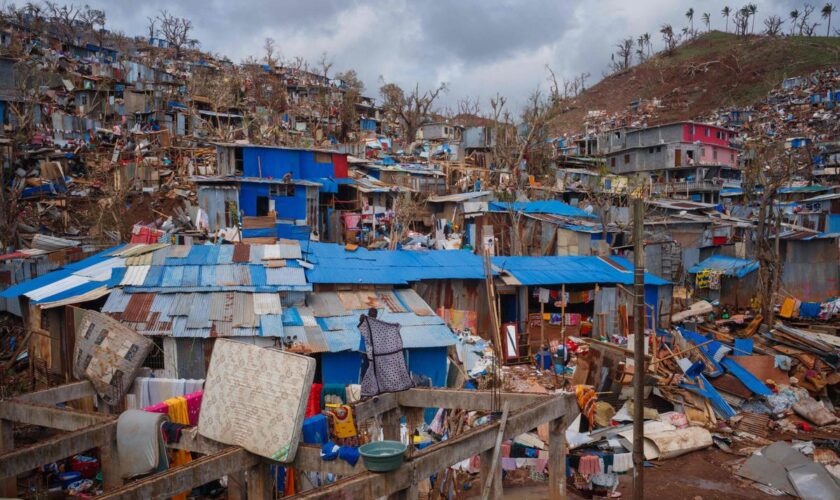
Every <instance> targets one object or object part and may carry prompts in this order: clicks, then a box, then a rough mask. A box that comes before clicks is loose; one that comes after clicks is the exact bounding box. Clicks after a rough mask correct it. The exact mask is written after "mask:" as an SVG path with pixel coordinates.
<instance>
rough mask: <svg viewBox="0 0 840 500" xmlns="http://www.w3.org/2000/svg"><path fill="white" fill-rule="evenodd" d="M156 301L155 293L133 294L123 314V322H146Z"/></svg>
mask: <svg viewBox="0 0 840 500" xmlns="http://www.w3.org/2000/svg"><path fill="white" fill-rule="evenodd" d="M154 300H155V294H153V293H133V294H131V298H130V299H129V300H128V304H127V305H126V307H125V311H123V313H122V320H123V321H137V322H141V323H143V322H145V321H146V318H148V316H149V310H151V308H152V302H154Z"/></svg>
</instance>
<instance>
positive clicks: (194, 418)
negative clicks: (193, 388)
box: [184, 391, 204, 425]
mask: <svg viewBox="0 0 840 500" xmlns="http://www.w3.org/2000/svg"><path fill="white" fill-rule="evenodd" d="M203 395H204V391H197V392H193V393H190V394H187V395H185V396H184V399H186V400H187V416H188V417H189V419H190V425H198V415H199V413H200V412H201V397H202V396H203Z"/></svg>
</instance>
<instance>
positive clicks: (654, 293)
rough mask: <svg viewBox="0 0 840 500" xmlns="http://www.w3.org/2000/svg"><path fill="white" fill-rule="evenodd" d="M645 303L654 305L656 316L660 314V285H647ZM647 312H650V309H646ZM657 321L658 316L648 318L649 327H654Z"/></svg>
mask: <svg viewBox="0 0 840 500" xmlns="http://www.w3.org/2000/svg"><path fill="white" fill-rule="evenodd" d="M645 304H649V305H651V306H653V307H654V312H655V314H654V316H659V310H658V308H659V287H658V286H654V285H645ZM645 314H650V312H649V311H645ZM655 321H656V317H652V318H650V320H648V325H647V327H648V328H654V326H655V325H654V324H653V323H654V322H655Z"/></svg>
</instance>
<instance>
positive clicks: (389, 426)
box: [382, 408, 400, 441]
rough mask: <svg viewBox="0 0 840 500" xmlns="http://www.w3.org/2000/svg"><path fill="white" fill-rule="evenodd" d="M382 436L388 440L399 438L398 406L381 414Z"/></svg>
mask: <svg viewBox="0 0 840 500" xmlns="http://www.w3.org/2000/svg"><path fill="white" fill-rule="evenodd" d="M382 437H383V438H384V439H386V440H388V441H399V440H400V411H399V409H398V408H394V409H392V410H388V411H386V412H385V413H383V414H382Z"/></svg>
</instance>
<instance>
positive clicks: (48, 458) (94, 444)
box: [0, 422, 117, 477]
mask: <svg viewBox="0 0 840 500" xmlns="http://www.w3.org/2000/svg"><path fill="white" fill-rule="evenodd" d="M116 431H117V424H116V422H105V423H100V424H98V425H95V426H92V427H88V428H86V429H82V430H80V431H76V432H72V433H70V434H64V435H61V436H56V437H54V438H51V439H48V440H46V441H43V442H40V443H36V444H34V445H32V446H27V447H25V448H20V449H17V450H13V451H10V452H6V453H4V454H3V455H0V477H10V476H17V475H18V474H22V473H24V472H28V471H31V470H32V469H35V468H36V467H39V466H41V465H44V464H48V463H52V462H57V461H59V460H62V459H65V458H67V457H72V456H73V455H76V454H77V453H82V452H83V451H86V450H89V449H91V448H98V447H100V446H106V445H107V444H109V443H111V442H112V440H113V439H114V438H115V433H116Z"/></svg>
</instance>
